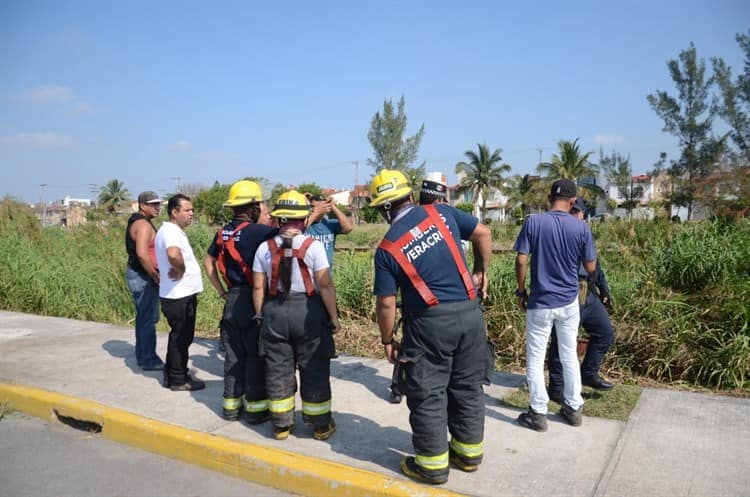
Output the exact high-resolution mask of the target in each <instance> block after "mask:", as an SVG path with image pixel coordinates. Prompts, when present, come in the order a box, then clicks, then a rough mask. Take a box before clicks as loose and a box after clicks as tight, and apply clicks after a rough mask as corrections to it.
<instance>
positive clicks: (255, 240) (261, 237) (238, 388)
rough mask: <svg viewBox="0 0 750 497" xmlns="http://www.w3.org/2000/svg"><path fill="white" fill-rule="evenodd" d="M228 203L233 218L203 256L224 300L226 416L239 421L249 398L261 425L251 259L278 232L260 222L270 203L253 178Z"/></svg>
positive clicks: (251, 416) (252, 418) (264, 410)
mask: <svg viewBox="0 0 750 497" xmlns="http://www.w3.org/2000/svg"><path fill="white" fill-rule="evenodd" d="M224 206H225V207H231V208H232V211H233V213H234V217H233V218H232V221H231V222H230V223H229V224H227V225H226V226H224V227H223V228H221V229H220V230H219V232H218V233H217V234H216V237H215V238H214V240H213V242H212V243H211V245H210V246H209V247H208V254H207V255H206V257H205V259H204V260H203V265H204V267H205V268H206V275H207V276H208V280H209V281H210V282H211V285H213V287H214V288H215V289H216V291H217V292H218V293H219V296H220V297H221V298H222V299H224V301H225V304H224V311H223V313H222V319H221V331H222V333H221V341H222V344H223V346H224V349H225V357H224V401H223V406H222V415H223V417H224V419H226V420H228V421H235V420H237V419H239V417H240V411H241V409H242V400H243V397H244V400H245V409H244V410H245V420H246V421H247V422H248V423H249V424H258V423H262V422H263V421H266V420H267V419H268V416H269V414H268V400H267V395H266V378H265V364H264V362H263V358H262V357H259V356H258V342H259V336H260V335H259V333H260V329H259V328H258V325H257V323H256V322H255V321H253V320H252V319H251V317H252V315H253V305H252V281H253V277H252V263H253V257H254V256H255V251H256V250H257V249H258V246H259V245H260V244H261V243H262V242H264V241H266V240H268V239H269V238H271V237H272V236H273V235H275V234H276V233H277V232H278V230H276V229H274V228H271V227H269V226H267V225H265V224H261V223H260V222H259V219H260V218H261V216H262V212H263V209H264V208H265V207H264V205H263V192H262V191H261V188H260V185H258V183H256V182H254V181H248V180H242V181H238V182H236V183H235V184H233V185H232V187H231V188H230V189H229V197H228V198H227V201H226V203H225V204H224ZM219 275H221V276H222V278H223V280H224V283H225V285H226V290H225V289H224V285H223V284H222V282H221V280H220V279H219Z"/></svg>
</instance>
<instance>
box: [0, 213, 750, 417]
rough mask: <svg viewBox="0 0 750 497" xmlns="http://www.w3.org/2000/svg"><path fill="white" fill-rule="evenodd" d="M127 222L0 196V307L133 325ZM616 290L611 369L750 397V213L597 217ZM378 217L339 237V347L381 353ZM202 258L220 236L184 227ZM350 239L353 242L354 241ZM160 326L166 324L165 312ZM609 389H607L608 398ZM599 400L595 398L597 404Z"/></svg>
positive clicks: (496, 332) (505, 228)
mask: <svg viewBox="0 0 750 497" xmlns="http://www.w3.org/2000/svg"><path fill="white" fill-rule="evenodd" d="M124 226H125V219H124V218H115V219H111V220H109V225H108V226H104V227H100V226H93V225H87V226H83V227H80V228H76V229H67V230H66V229H62V228H47V229H44V230H41V229H40V228H39V226H38V222H37V221H36V219H35V218H34V216H33V213H31V212H29V211H28V209H26V208H25V207H24V206H21V205H19V204H17V203H14V202H12V201H9V200H5V201H3V202H2V204H0V308H2V309H7V310H15V311H21V312H30V313H35V314H41V315H52V316H61V317H69V318H75V319H85V320H92V321H99V322H107V323H114V324H119V325H127V323H128V322H129V321H131V320H132V319H133V307H132V302H131V297H130V294H129V292H128V290H127V287H126V285H125V281H124V274H123V273H124V267H125V260H126V258H125V250H124V246H123V245H124V243H123V236H124V235H123V233H124ZM592 229H593V231H594V235H595V237H596V239H597V248H598V249H599V255H600V259H601V263H602V267H603V268H604V270H605V272H606V274H607V277H608V279H609V282H610V287H611V290H612V297H613V302H614V312H613V314H612V316H611V317H612V321H613V325H614V327H615V330H616V334H617V336H616V343H615V345H614V347H613V348H612V350H611V352H610V353H609V354H608V355H607V358H606V360H605V364H604V367H603V369H604V373H605V374H606V375H607V376H609V377H610V378H614V379H616V380H618V383H620V384H622V383H629V382H630V383H632V380H633V379H634V378H648V379H650V380H654V381H658V382H664V383H669V384H680V385H689V386H693V385H694V386H700V387H705V388H712V389H723V391H725V392H727V393H734V394H739V395H748V394H750V304H749V302H750V222H748V220H739V221H727V222H696V223H686V224H672V223H668V222H665V221H651V222H643V221H640V222H625V221H617V222H608V223H601V224H594V225H592ZM518 230H519V226H515V225H510V224H507V225H498V226H494V227H493V234H494V242H495V246H496V247H498V248H507V249H509V248H511V247H512V244H513V240H514V239H515V236H516V234H517V233H518ZM384 231H385V227H384V226H383V225H375V226H368V225H361V226H357V227H356V228H355V230H354V231H353V232H352V233H351V234H349V235H347V236H343V237H341V238H340V239H339V240H340V242H339V243H338V244H337V245H338V246H339V247H340V248H342V249H343V250H339V251H337V253H336V269H335V272H334V278H335V283H336V289H337V293H338V303H339V308H340V309H341V312H342V315H343V318H344V321H343V324H344V331H343V332H342V333H341V334H340V335H339V336H338V337H337V344H338V347H339V349H340V351H341V352H344V353H348V354H355V355H362V356H373V357H380V356H381V355H382V347H381V346H380V341H379V339H378V334H377V328H376V326H375V324H374V299H373V298H372V295H371V289H372V278H373V275H372V254H371V253H369V252H355V251H354V250H352V248H353V247H375V246H377V243H378V242H379V240H380V237H381V236H382V234H383V233H384ZM187 232H188V236H189V238H190V241H191V244H192V245H193V248H194V251H195V253H196V255H197V256H198V257H199V258H202V257H203V255H204V254H205V253H206V248H207V247H208V244H209V243H210V241H211V238H212V237H213V235H214V233H215V229H214V228H210V227H207V226H205V225H196V226H191V227H190V228H188V230H187ZM347 247H348V248H349V249H347ZM513 260H514V254H513V253H511V252H508V253H500V254H497V255H495V256H494V257H493V260H492V263H491V266H490V268H489V280H490V282H489V296H488V299H487V301H486V307H487V311H486V317H487V322H488V330H489V336H490V338H491V340H492V341H493V343H494V344H495V347H496V352H497V366H498V368H499V369H509V370H519V369H520V368H522V367H523V366H524V360H525V341H524V315H523V314H522V313H520V312H519V311H518V310H517V309H516V300H515V298H514V297H513V292H514V290H515V278H514V276H513ZM204 283H205V288H206V291H205V292H204V293H203V294H202V295H201V296H200V298H199V305H198V319H197V329H198V332H199V334H200V335H203V336H216V334H217V326H218V321H219V317H220V315H221V308H222V305H223V302H222V301H220V299H219V298H218V297H217V296H216V294H215V292H214V291H212V289H211V287H210V285H208V282H207V281H205V282H204ZM159 329H160V330H166V329H167V325H166V322H165V320H164V319H162V320H161V321H160V323H159ZM604 397H606V396H603V398H604ZM595 400H596V399H592V402H590V403H592V404H593V403H594V401H595Z"/></svg>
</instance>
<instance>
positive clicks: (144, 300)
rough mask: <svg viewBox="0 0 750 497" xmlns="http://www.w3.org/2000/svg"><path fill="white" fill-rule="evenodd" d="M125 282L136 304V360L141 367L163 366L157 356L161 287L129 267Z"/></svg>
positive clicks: (126, 271)
mask: <svg viewBox="0 0 750 497" xmlns="http://www.w3.org/2000/svg"><path fill="white" fill-rule="evenodd" d="M125 280H126V281H127V283H128V289H129V290H130V293H131V294H132V295H133V302H134V303H135V359H136V361H137V362H138V365H139V366H142V367H153V366H158V365H160V364H162V360H161V359H159V356H158V355H156V323H157V321H159V286H158V285H157V284H156V283H155V282H154V280H152V279H151V278H149V277H148V276H144V275H142V274H141V273H139V272H137V271H135V270H134V269H133V268H131V267H130V266H128V268H127V269H126V270H125Z"/></svg>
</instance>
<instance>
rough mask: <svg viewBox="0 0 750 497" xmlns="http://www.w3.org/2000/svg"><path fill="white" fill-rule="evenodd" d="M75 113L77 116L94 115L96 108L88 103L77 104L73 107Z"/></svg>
mask: <svg viewBox="0 0 750 497" xmlns="http://www.w3.org/2000/svg"><path fill="white" fill-rule="evenodd" d="M73 111H74V112H75V113H76V114H93V113H94V112H95V111H96V108H95V107H94V106H93V105H91V104H87V103H86V102H76V104H75V105H74V106H73Z"/></svg>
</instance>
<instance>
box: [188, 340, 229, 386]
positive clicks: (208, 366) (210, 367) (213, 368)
mask: <svg viewBox="0 0 750 497" xmlns="http://www.w3.org/2000/svg"><path fill="white" fill-rule="evenodd" d="M194 345H199V346H201V347H205V348H206V350H207V351H208V352H207V354H206V355H203V354H197V355H196V354H191V355H190V359H191V360H192V361H193V367H194V368H196V369H197V370H201V371H205V372H207V373H209V374H212V375H214V376H218V377H220V378H224V353H223V352H220V351H219V344H218V340H216V339H213V338H196V339H195V340H193V343H192V345H191V347H193V346H194Z"/></svg>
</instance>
